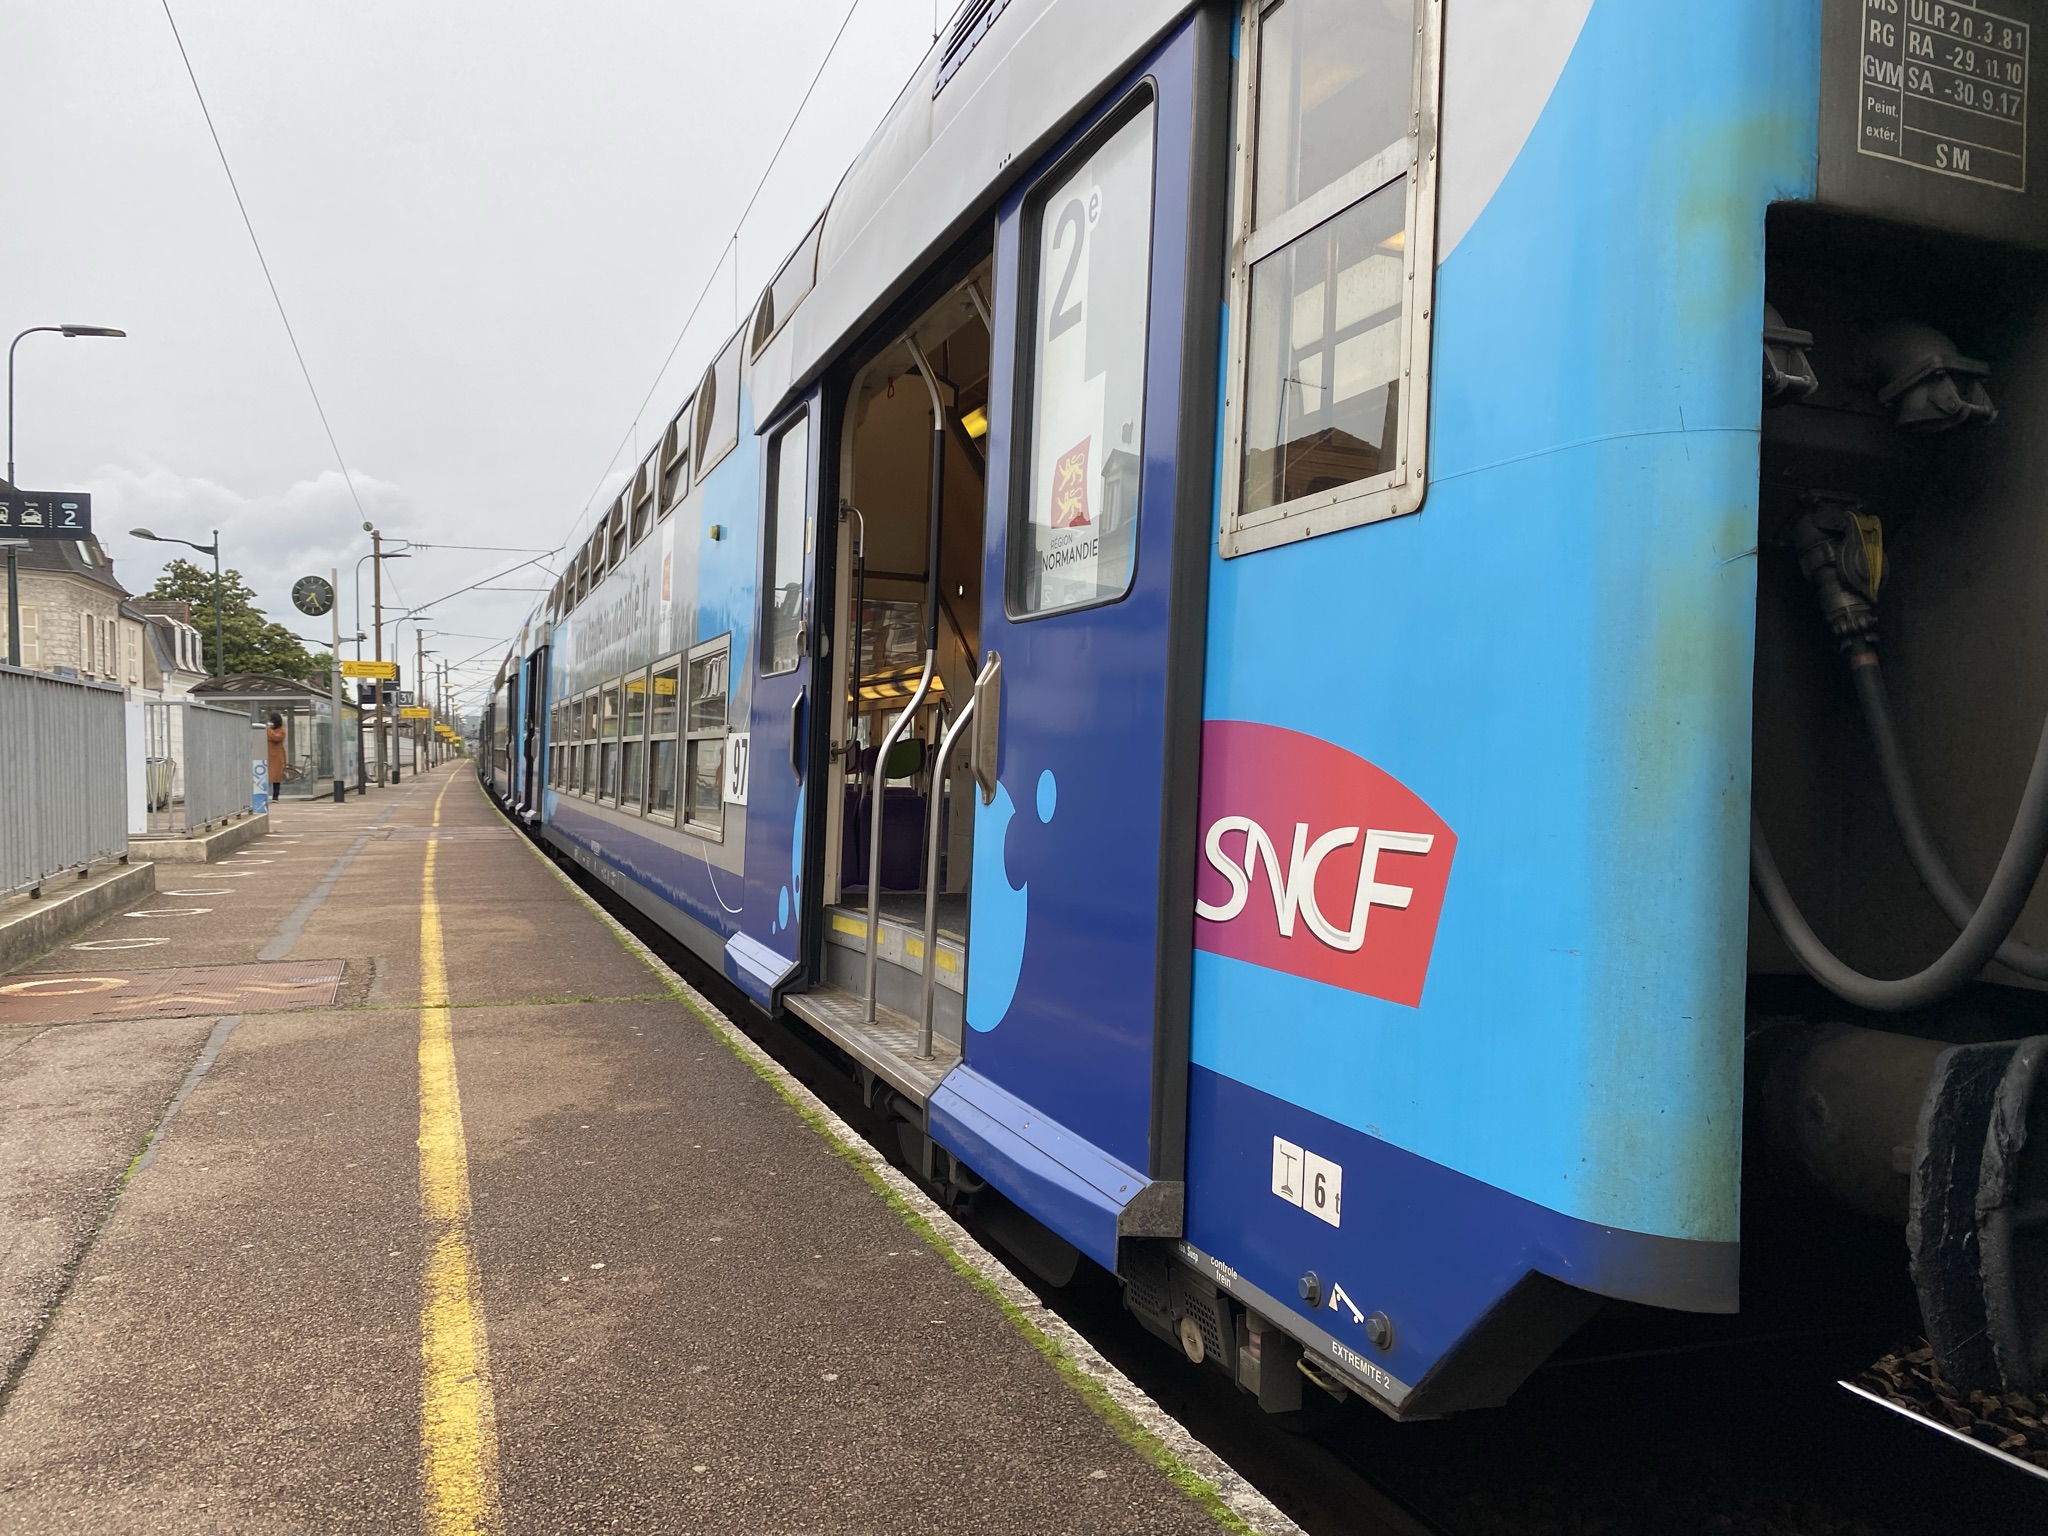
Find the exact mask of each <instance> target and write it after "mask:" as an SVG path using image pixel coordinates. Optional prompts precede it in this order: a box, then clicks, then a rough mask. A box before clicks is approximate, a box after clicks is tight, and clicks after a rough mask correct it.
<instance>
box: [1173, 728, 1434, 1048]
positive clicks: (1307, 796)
mask: <svg viewBox="0 0 2048 1536" xmlns="http://www.w3.org/2000/svg"><path fill="white" fill-rule="evenodd" d="M1201 833H1202V846H1201V853H1202V856H1201V859H1200V862H1199V863H1198V864H1197V866H1196V871H1197V872H1196V878H1195V944H1196V946H1197V947H1198V948H1201V949H1206V950H1209V951H1210V952H1211V953H1213V954H1218V955H1229V956H1231V957H1232V958H1233V959H1237V960H1248V961H1250V962H1251V963H1252V964H1253V965H1263V966H1266V967H1268V968H1270V969H1272V970H1276V971H1289V972H1292V973H1293V974H1294V975H1297V976H1306V977H1308V978H1309V979H1310V980H1311V981H1320V982H1327V983H1328V984H1329V985H1331V986H1333V987H1345V988H1348V989H1349V990H1351V991H1353V992H1364V993H1368V994H1370V995H1371V996H1373V997H1383V998H1385V999H1387V1001H1389V1002H1394V1003H1404V1004H1406V1005H1407V1006H1409V1007H1411V1008H1413V1007H1416V1006H1418V1005H1419V1004H1420V1003H1421V1002H1422V983H1423V980H1424V978H1425V977H1427V976H1428V974H1429V956H1430V951H1431V950H1432V949H1434V948H1435V946H1436V925H1437V918H1438V916H1439V915H1440V914H1441V913H1442V911H1443V904H1444V887H1445V885H1446V884H1447V883H1448V882H1449V880H1450V878H1451V856H1452V855H1453V854H1454V853H1455V852H1456V851H1457V847H1458V838H1457V834H1455V833H1454V832H1452V831H1451V829H1450V828H1449V827H1447V826H1446V825H1444V822H1443V820H1442V818H1440V817H1439V816H1438V815H1437V814H1436V812H1434V811H1432V810H1431V809H1430V808H1429V807H1428V806H1427V805H1426V804H1424V803H1423V801H1422V800H1421V798H1420V797H1419V796H1417V795H1416V794H1415V793H1414V792H1413V791H1412V790H1410V789H1409V788H1408V787H1407V786H1406V785H1405V784H1403V783H1401V781H1400V780H1398V779H1396V778H1394V777H1393V776H1392V775H1390V774H1387V773H1383V772H1382V771H1381V770H1380V769H1378V768H1375V767H1374V766H1373V765H1372V764H1371V763H1369V762H1367V761H1366V760H1365V759H1364V758H1362V757H1358V756H1356V755H1354V754H1352V753H1350V752H1346V751H1345V750H1344V749H1343V748H1342V747H1339V746H1334V745H1332V744H1331V743H1330V742H1327V741H1324V740H1323V739H1322V738H1321V737H1318V736H1305V735H1303V734H1302V733H1301V732H1299V731H1289V730H1282V729H1281V728H1280V727H1278V726H1273V725H1258V724H1255V723H1253V722H1251V721H1248V720H1211V721H1209V722H1207V723H1206V724H1205V725H1204V726H1203V727H1202V792H1201Z"/></svg>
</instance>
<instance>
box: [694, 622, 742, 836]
mask: <svg viewBox="0 0 2048 1536" xmlns="http://www.w3.org/2000/svg"><path fill="white" fill-rule="evenodd" d="M730 655H731V636H729V635H728V636H721V637H720V638H718V639H716V640H713V641H710V642H709V643H708V644H705V645H700V646H698V647H697V648H696V649H695V650H694V651H692V652H691V653H690V664H689V675H688V678H687V692H686V694H685V702H684V710H683V738H684V739H683V821H684V824H685V825H686V826H689V827H693V828H695V829H696V830H698V831H700V832H709V833H711V834H712V835H713V836H717V837H723V836H724V835H725V722H726V693H727V686H728V684H727V678H728V675H729V672H730V668H729V666H728V665H727V663H728V660H729V659H730Z"/></svg>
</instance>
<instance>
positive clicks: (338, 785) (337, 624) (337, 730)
mask: <svg viewBox="0 0 2048 1536" xmlns="http://www.w3.org/2000/svg"><path fill="white" fill-rule="evenodd" d="M328 575H330V576H332V577H333V578H334V601H333V602H332V603H330V604H329V605H328V608H327V616H328V618H330V619H331V620H333V621H334V643H333V645H332V646H330V647H329V649H328V656H327V682H328V686H329V689H330V692H331V693H332V696H333V700H334V799H335V803H336V804H337V805H338V804H340V803H341V802H342V801H343V800H345V799H347V798H348V786H347V785H346V784H345V783H343V782H342V777H341V571H340V569H339V568H338V567H337V568H336V569H333V570H330V571H329V572H328Z"/></svg>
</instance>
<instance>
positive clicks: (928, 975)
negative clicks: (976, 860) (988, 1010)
mask: <svg viewBox="0 0 2048 1536" xmlns="http://www.w3.org/2000/svg"><path fill="white" fill-rule="evenodd" d="M978 702H979V699H978V697H977V698H970V699H968V701H967V707H966V708H965V709H963V710H961V711H960V713H959V714H958V715H957V716H955V717H954V720H953V724H952V726H951V727H950V728H949V729H948V730H947V732H946V737H945V740H943V741H942V742H940V743H939V756H938V761H936V762H935V763H933V764H932V813H931V825H930V831H929V832H928V834H927V851H926V853H925V859H924V994H923V996H922V998H921V999H920V1000H919V1005H918V1010H917V1018H918V1035H917V1056H918V1060H920V1061H930V1060H931V1059H932V1005H933V1003H934V1001H935V1000H936V999H937V996H938V992H937V988H938V984H939V951H938V944H939V818H940V817H941V816H942V815H943V814H944V812H945V807H946V799H945V794H944V790H943V785H944V784H945V781H946V763H947V760H948V759H950V758H951V757H952V755H953V743H954V742H956V741H958V740H959V739H960V735H961V732H962V731H964V730H965V729H966V726H967V722H968V721H969V720H970V719H971V718H972V717H973V715H974V706H975V704H976V703H978Z"/></svg>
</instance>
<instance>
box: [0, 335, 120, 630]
mask: <svg viewBox="0 0 2048 1536" xmlns="http://www.w3.org/2000/svg"><path fill="white" fill-rule="evenodd" d="M44 331H50V332H53V333H54V334H56V335H59V336H126V335H127V334H128V333H127V332H126V331H117V330H115V329H114V328H113V327H112V326H109V325H32V326H30V327H29V328H28V329H27V330H25V331H22V332H20V333H19V334H18V335H16V337H15V338H14V340H13V341H11V342H9V343H8V344H7V486H8V489H9V490H12V489H14V488H15V479H14V349H15V348H16V347H18V346H20V345H21V338H22V337H23V336H34V335H38V334H39V333H41V332H44ZM6 545H7V665H9V666H10V667H18V666H20V665H21V569H20V556H19V549H20V544H19V541H17V540H12V539H10V540H7V541H6Z"/></svg>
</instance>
